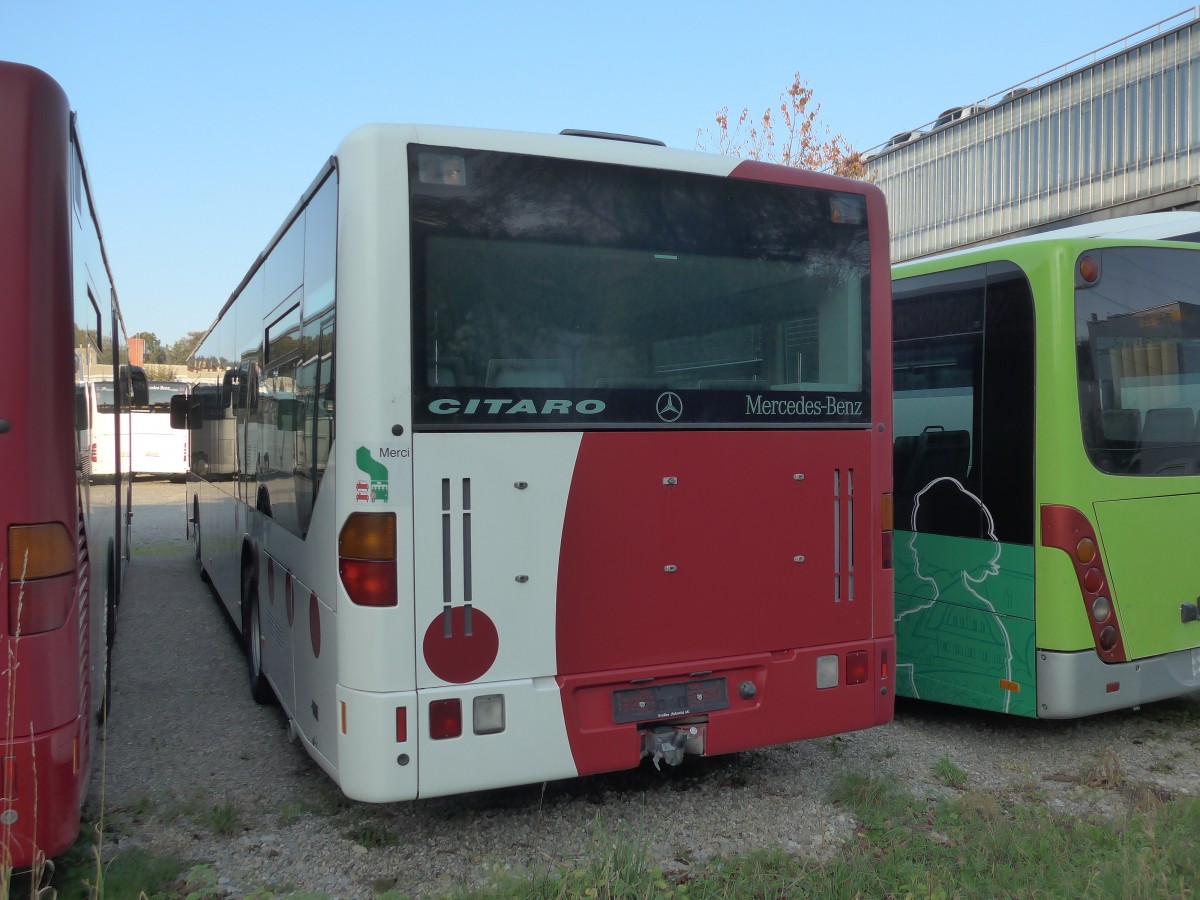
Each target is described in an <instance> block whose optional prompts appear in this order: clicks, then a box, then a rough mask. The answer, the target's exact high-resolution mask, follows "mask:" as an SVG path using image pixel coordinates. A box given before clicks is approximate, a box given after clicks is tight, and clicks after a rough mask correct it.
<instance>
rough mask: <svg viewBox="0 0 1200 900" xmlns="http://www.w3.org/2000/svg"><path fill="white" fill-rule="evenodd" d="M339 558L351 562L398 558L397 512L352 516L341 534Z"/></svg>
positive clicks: (339, 535)
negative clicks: (346, 558) (352, 560)
mask: <svg viewBox="0 0 1200 900" xmlns="http://www.w3.org/2000/svg"><path fill="white" fill-rule="evenodd" d="M338 556H341V557H349V558H350V559H374V560H394V559H395V558H396V515H395V513H364V512H356V513H351V514H350V515H349V516H347V517H346V522H345V524H344V525H342V530H341V532H340V533H339V534H338Z"/></svg>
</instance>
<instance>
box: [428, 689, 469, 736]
mask: <svg viewBox="0 0 1200 900" xmlns="http://www.w3.org/2000/svg"><path fill="white" fill-rule="evenodd" d="M461 735H462V703H461V702H460V701H459V700H458V699H457V698H456V699H454V700H434V701H433V702H432V703H430V704H429V736H430V737H431V738H433V739H434V740H435V741H444V740H446V739H447V738H456V737H460V736H461Z"/></svg>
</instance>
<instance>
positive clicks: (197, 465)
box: [192, 453, 208, 478]
mask: <svg viewBox="0 0 1200 900" xmlns="http://www.w3.org/2000/svg"><path fill="white" fill-rule="evenodd" d="M192 471H193V472H195V473H196V474H197V475H199V476H200V477H201V478H207V477H208V454H207V453H197V454H196V455H195V456H193V457H192Z"/></svg>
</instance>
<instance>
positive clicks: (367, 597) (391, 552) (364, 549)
mask: <svg viewBox="0 0 1200 900" xmlns="http://www.w3.org/2000/svg"><path fill="white" fill-rule="evenodd" d="M338 574H339V575H341V577H342V584H343V586H345V588H346V593H347V595H349V597H350V599H351V600H352V601H353V602H354V603H357V604H358V605H359V606H395V605H396V603H397V601H396V516H395V514H394V513H351V514H350V515H349V516H348V517H347V518H346V522H345V524H344V525H342V530H341V532H340V533H339V534H338Z"/></svg>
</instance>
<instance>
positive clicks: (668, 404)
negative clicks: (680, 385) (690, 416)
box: [654, 391, 683, 422]
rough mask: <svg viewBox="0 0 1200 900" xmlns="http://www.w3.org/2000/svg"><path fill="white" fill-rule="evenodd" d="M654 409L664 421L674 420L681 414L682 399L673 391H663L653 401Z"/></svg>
mask: <svg viewBox="0 0 1200 900" xmlns="http://www.w3.org/2000/svg"><path fill="white" fill-rule="evenodd" d="M654 411H655V412H657V413H658V417H659V418H660V419H662V420H663V421H664V422H674V421H675V420H676V419H678V418H679V417H680V416H682V415H683V401H682V400H680V399H679V395H678V394H676V393H675V392H674V391H663V392H662V393H661V394H659V395H658V400H656V401H655V402H654Z"/></svg>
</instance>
